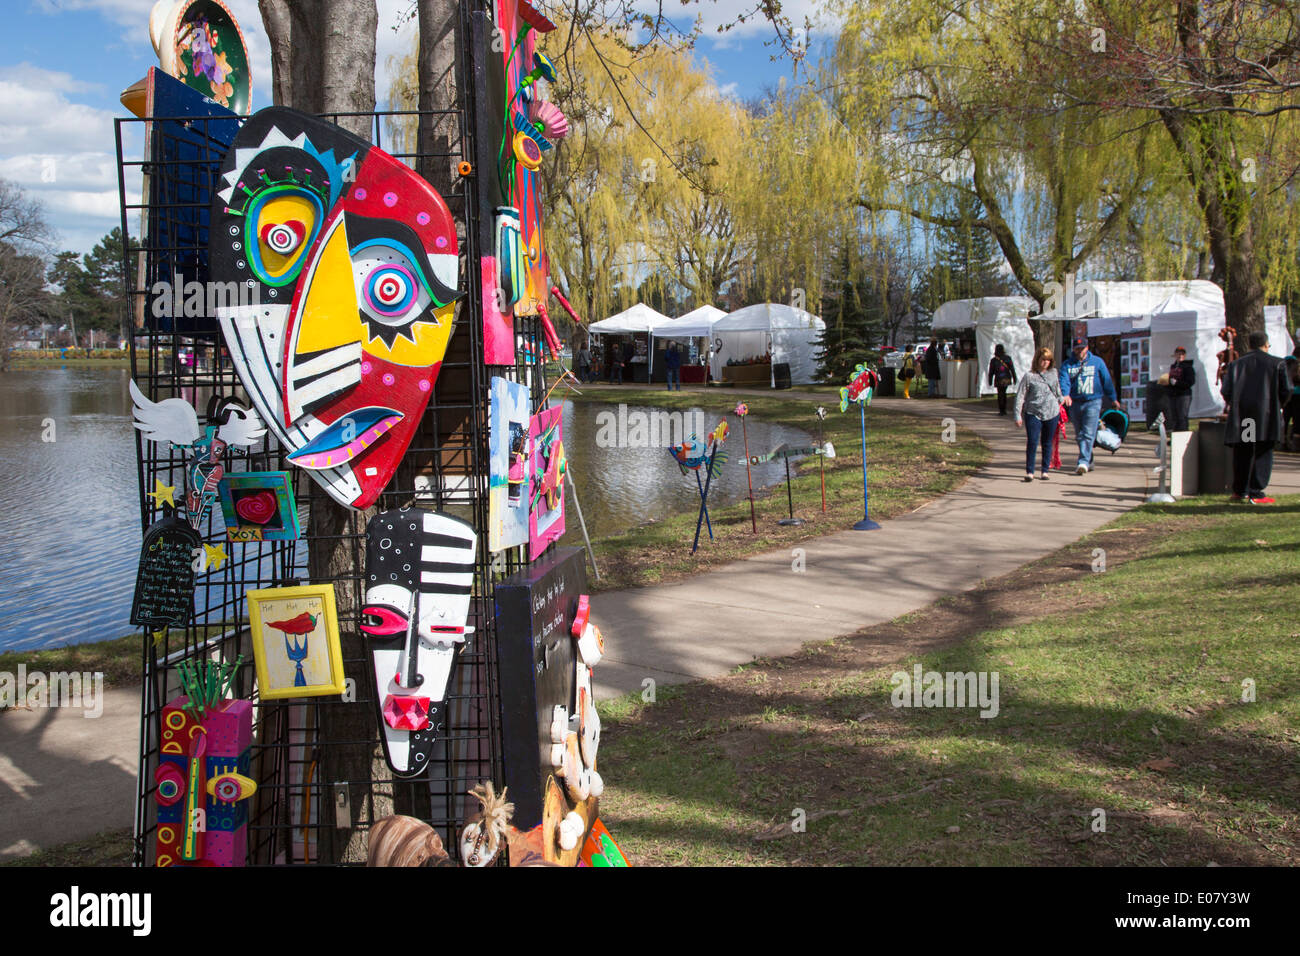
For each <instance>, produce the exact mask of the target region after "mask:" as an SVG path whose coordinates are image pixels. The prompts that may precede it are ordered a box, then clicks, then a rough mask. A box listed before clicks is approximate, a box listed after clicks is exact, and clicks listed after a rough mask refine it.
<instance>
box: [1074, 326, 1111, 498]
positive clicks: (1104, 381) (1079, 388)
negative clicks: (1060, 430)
mask: <svg viewBox="0 0 1300 956" xmlns="http://www.w3.org/2000/svg"><path fill="white" fill-rule="evenodd" d="M1060 378H1061V394H1062V396H1064V397H1063V398H1062V400H1061V404H1062V405H1064V406H1065V407H1066V408H1068V409H1069V410H1070V411H1069V414H1070V424H1071V425H1072V426H1073V427H1074V440H1075V441H1076V442H1077V443H1078V445H1079V463H1078V464H1077V465H1076V466H1075V469H1074V473H1075V474H1076V475H1086V474H1087V473H1088V472H1090V471H1092V468H1093V465H1092V446H1093V444H1094V443H1095V442H1096V441H1097V425H1098V423H1099V422H1100V421H1101V402H1102V399H1103V398H1105V400H1106V401H1107V402H1109V403H1110V407H1111V408H1119V401H1118V400H1117V398H1116V396H1115V383H1114V382H1112V381H1111V378H1110V370H1109V369H1107V368H1106V363H1105V362H1103V361H1102V360H1101V359H1099V358H1097V356H1095V355H1093V354H1092V353H1091V352H1089V351H1088V339H1087V337H1086V336H1081V335H1080V336H1076V337H1075V339H1074V355H1073V357H1072V358H1069V359H1067V360H1066V361H1065V362H1063V363H1061V376H1060Z"/></svg>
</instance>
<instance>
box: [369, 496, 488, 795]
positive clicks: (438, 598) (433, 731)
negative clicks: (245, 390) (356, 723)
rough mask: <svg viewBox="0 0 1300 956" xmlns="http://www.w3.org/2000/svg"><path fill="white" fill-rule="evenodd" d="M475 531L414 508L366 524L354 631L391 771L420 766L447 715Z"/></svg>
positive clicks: (406, 773) (408, 773) (409, 772)
mask: <svg viewBox="0 0 1300 956" xmlns="http://www.w3.org/2000/svg"><path fill="white" fill-rule="evenodd" d="M477 541H478V536H477V535H476V534H475V532H474V528H473V526H472V525H470V524H469V523H468V522H465V521H462V520H460V519H459V518H453V517H452V516H451V515H446V514H442V513H440V512H436V511H425V510H422V509H419V508H400V509H395V510H390V511H381V512H379V513H378V514H376V515H375V516H374V517H373V518H371V519H370V522H369V523H368V524H367V525H366V593H365V600H364V602H363V604H362V608H361V631H362V633H364V634H366V635H368V636H369V637H370V638H371V658H372V660H373V661H374V676H375V690H376V692H377V693H376V696H375V702H376V704H378V707H379V726H380V729H381V730H382V731H383V735H384V754H385V756H386V757H387V759H388V765H389V766H390V767H391V768H392V770H393V772H394V773H395V774H397V775H398V776H402V777H414V776H418V775H419V774H421V773H423V772H424V771H425V768H427V767H428V765H429V758H430V757H431V755H432V753H433V744H434V741H435V740H437V738H438V737H439V736H440V735H441V734H442V733H443V731H444V730H445V727H446V718H447V687H448V685H449V684H450V681H451V671H452V667H453V665H454V664H455V663H456V655H457V653H458V652H459V650H460V648H461V646H462V645H463V644H464V642H465V638H466V636H467V635H468V634H470V633H472V632H473V630H474V628H472V627H467V626H466V621H467V620H468V618H469V602H470V594H471V591H472V589H473V582H474V555H475V546H476V544H477Z"/></svg>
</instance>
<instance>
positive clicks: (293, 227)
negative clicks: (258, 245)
mask: <svg viewBox="0 0 1300 956" xmlns="http://www.w3.org/2000/svg"><path fill="white" fill-rule="evenodd" d="M306 232H307V229H306V227H305V226H304V225H303V224H302V223H301V222H299V221H298V220H296V219H291V220H289V221H288V222H268V223H266V224H265V225H264V226H262V232H261V235H260V236H259V238H260V239H261V240H262V242H264V243H266V246H267V248H268V249H270V250H271V251H272V252H275V253H278V254H280V255H282V256H287V255H289V254H290V253H291V252H293V251H294V250H295V249H297V248H298V247H299V246H300V245H302V237H303V236H304V235H305V234H306Z"/></svg>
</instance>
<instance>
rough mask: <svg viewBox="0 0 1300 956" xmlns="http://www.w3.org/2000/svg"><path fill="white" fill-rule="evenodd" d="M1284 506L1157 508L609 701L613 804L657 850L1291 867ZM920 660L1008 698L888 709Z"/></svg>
mask: <svg viewBox="0 0 1300 956" xmlns="http://www.w3.org/2000/svg"><path fill="white" fill-rule="evenodd" d="M1281 504H1282V506H1281V507H1279V508H1274V509H1263V508H1260V509H1249V508H1245V509H1243V508H1242V507H1241V506H1236V507H1235V508H1232V509H1231V510H1229V508H1228V507H1227V506H1223V505H1217V504H1207V503H1203V502H1198V501H1196V500H1190V501H1185V502H1182V503H1180V504H1178V505H1172V506H1168V507H1161V508H1158V509H1157V508H1151V507H1147V508H1143V509H1141V510H1139V511H1137V512H1134V513H1132V514H1130V515H1128V516H1125V517H1124V518H1122V519H1120V520H1118V521H1117V522H1115V523H1113V524H1111V525H1109V526H1107V527H1106V528H1104V529H1101V530H1100V531H1099V532H1098V533H1096V534H1094V535H1091V536H1089V537H1088V538H1085V539H1084V540H1083V541H1081V542H1079V543H1077V544H1076V545H1074V546H1072V547H1070V548H1067V549H1065V550H1064V551H1062V552H1058V553H1057V554H1055V555H1052V556H1049V557H1048V558H1045V559H1043V560H1042V561H1039V562H1035V563H1034V564H1033V565H1031V566H1029V567H1028V568H1026V569H1021V570H1020V571H1017V572H1014V573H1013V574H1011V575H1008V576H1006V577H1004V578H999V579H997V580H995V581H992V582H989V583H988V584H986V585H985V586H984V587H983V588H980V589H977V590H976V591H974V592H971V593H969V594H965V595H959V596H956V597H954V598H950V599H947V600H945V601H942V602H939V603H938V604H936V605H934V606H932V607H930V608H927V609H925V610H923V611H920V612H917V613H916V614H914V615H911V616H909V617H907V618H903V619H900V620H898V621H895V622H892V623H891V624H888V625H884V626H882V627H879V628H872V629H870V630H868V631H866V632H863V633H862V634H860V635H858V636H855V637H854V638H850V639H847V640H846V639H841V640H839V641H836V642H831V643H826V644H819V645H808V646H807V647H806V648H805V651H804V653H802V654H800V655H796V656H794V657H791V658H785V659H781V660H773V661H759V662H757V663H756V664H755V665H752V666H750V667H747V668H744V669H742V670H740V671H739V672H738V673H736V674H734V675H731V676H728V677H725V678H721V679H718V680H714V681H707V682H699V683H695V684H691V685H687V686H685V687H679V688H673V689H671V690H670V692H669V693H661V695H660V697H659V700H658V702H657V703H655V704H652V705H646V704H643V703H642V702H641V701H640V699H639V698H637V697H629V698H623V699H620V700H618V701H611V702H609V703H608V704H605V705H603V713H604V729H605V732H604V741H603V746H602V748H601V770H602V772H603V774H604V776H605V779H606V780H607V781H608V783H609V786H608V789H607V792H606V795H605V797H604V798H603V800H602V813H601V815H602V817H603V818H604V819H605V820H606V822H607V823H608V824H609V826H610V828H611V830H612V831H613V833H614V834H615V836H616V838H617V839H618V840H619V841H620V843H621V845H622V847H623V849H624V851H625V852H627V853H628V854H629V856H630V857H631V858H632V859H633V860H634V861H636V860H640V861H642V862H646V863H651V862H653V863H690V864H709V863H712V864H735V863H742V864H789V863H809V864H814V863H815V864H825V863H858V864H869V863H874V864H955V865H974V864H1189V865H1205V864H1206V863H1208V862H1211V861H1216V862H1219V863H1232V862H1236V863H1274V864H1290V865H1294V864H1295V863H1297V862H1300V829H1298V827H1300V760H1298V759H1297V745H1300V733H1298V732H1297V728H1300V697H1298V696H1297V691H1300V655H1297V653H1296V648H1297V639H1298V638H1300V624H1297V623H1296V616H1295V595H1296V593H1297V591H1296V584H1297V580H1298V579H1300V571H1298V570H1297V561H1296V551H1297V548H1298V547H1300V523H1297V522H1296V520H1295V518H1296V512H1297V511H1300V498H1292V499H1284V500H1283V501H1282V503H1281ZM1095 548H1103V549H1105V551H1106V557H1107V567H1106V570H1105V572H1104V573H1094V572H1093V571H1092V564H1093V560H1094V558H1093V555H1094V549H1095ZM917 661H920V662H921V663H922V664H923V665H924V668H925V669H926V670H937V671H968V670H975V671H980V670H989V671H994V670H995V671H998V672H999V674H1000V677H1001V686H1000V692H1001V713H1000V715H999V716H998V717H996V718H994V719H987V720H986V719H981V718H980V717H979V716H978V715H977V714H976V713H975V712H974V711H970V710H953V709H919V708H918V709H900V708H895V707H893V706H892V705H891V702H890V692H891V689H892V685H891V684H890V682H889V676H890V674H891V673H892V672H894V671H895V670H898V669H903V670H906V671H909V672H910V670H911V668H912V665H913V664H914V663H916V662H917ZM1248 679H1249V680H1252V681H1254V686H1255V689H1256V694H1257V701H1256V702H1254V703H1243V702H1242V700H1241V698H1242V693H1243V681H1245V680H1248ZM1095 808H1101V809H1103V810H1105V811H1106V814H1107V821H1106V831H1105V832H1104V833H1096V832H1093V831H1092V829H1091V827H1090V823H1091V821H1092V820H1093V819H1094V816H1093V810H1094V809H1095ZM796 809H802V810H803V811H805V812H806V814H807V819H808V823H807V829H806V832H803V833H790V832H789V827H788V824H789V822H790V821H791V820H792V813H793V812H794V811H795V810H796ZM782 824H785V825H786V826H785V827H784V828H782V826H781V825H782ZM763 837H776V838H767V839H765V838H763Z"/></svg>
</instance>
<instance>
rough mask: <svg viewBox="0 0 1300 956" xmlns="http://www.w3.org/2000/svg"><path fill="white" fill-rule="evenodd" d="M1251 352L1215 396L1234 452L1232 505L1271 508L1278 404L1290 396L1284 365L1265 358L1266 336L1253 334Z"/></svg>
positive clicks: (1232, 367)
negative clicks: (1244, 503) (1269, 492)
mask: <svg viewBox="0 0 1300 956" xmlns="http://www.w3.org/2000/svg"><path fill="white" fill-rule="evenodd" d="M1247 344H1248V345H1249V346H1250V351H1249V352H1247V353H1246V354H1245V355H1243V356H1242V357H1241V358H1239V359H1237V361H1235V362H1233V363H1232V364H1231V365H1229V366H1228V368H1227V370H1226V371H1225V372H1224V375H1223V384H1222V386H1221V387H1220V389H1219V393H1220V394H1221V395H1222V396H1223V401H1224V402H1225V403H1226V404H1227V408H1226V409H1225V414H1226V416H1227V419H1228V422H1227V429H1226V430H1225V432H1224V438H1223V440H1224V443H1225V444H1227V445H1229V446H1231V447H1232V500H1233V501H1243V500H1244V501H1249V502H1250V503H1251V504H1254V505H1271V504H1273V499H1272V498H1269V497H1268V496H1266V495H1265V494H1264V489H1265V488H1267V487H1268V482H1269V479H1270V478H1271V477H1272V475H1273V446H1274V445H1275V444H1276V443H1277V442H1278V441H1280V440H1281V438H1282V404H1283V403H1284V402H1285V401H1286V400H1287V398H1288V397H1289V396H1290V394H1291V382H1290V376H1288V375H1287V370H1286V362H1284V361H1283V360H1282V359H1280V358H1276V357H1274V356H1272V355H1269V354H1268V336H1267V335H1265V334H1264V333H1263V332H1251V333H1250V337H1249V339H1248V340H1247Z"/></svg>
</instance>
